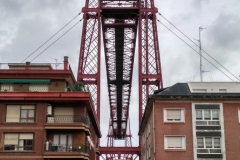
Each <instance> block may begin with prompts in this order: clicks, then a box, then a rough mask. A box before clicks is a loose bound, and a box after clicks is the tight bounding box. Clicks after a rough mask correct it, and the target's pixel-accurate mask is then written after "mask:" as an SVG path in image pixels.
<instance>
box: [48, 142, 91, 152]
mask: <svg viewBox="0 0 240 160" xmlns="http://www.w3.org/2000/svg"><path fill="white" fill-rule="evenodd" d="M89 151H90V150H89V147H88V146H85V145H82V144H81V145H78V146H72V145H65V144H61V145H57V144H50V145H49V146H48V147H47V146H46V145H45V152H80V153H82V154H87V155H89Z"/></svg>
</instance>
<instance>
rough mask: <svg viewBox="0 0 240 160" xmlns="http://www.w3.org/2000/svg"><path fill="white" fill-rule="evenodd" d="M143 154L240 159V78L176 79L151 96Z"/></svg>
mask: <svg viewBox="0 0 240 160" xmlns="http://www.w3.org/2000/svg"><path fill="white" fill-rule="evenodd" d="M139 135H140V136H141V150H142V155H141V159H142V160H176V159H179V160H238V159H240V83H239V82H236V83H235V82H232V83H231V82H189V83H177V84H175V85H173V86H171V87H168V88H164V89H161V90H158V91H156V92H155V94H154V95H151V96H150V97H149V99H148V103H147V106H146V109H145V113H144V116H143V119H142V122H141V125H140V130H139Z"/></svg>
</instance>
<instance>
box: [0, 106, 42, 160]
mask: <svg viewBox="0 0 240 160" xmlns="http://www.w3.org/2000/svg"><path fill="white" fill-rule="evenodd" d="M15 104H17V102H16V103H15ZM25 104H26V103H25ZM31 104H33V103H31ZM45 105H46V104H45V103H37V104H36V112H35V113H37V114H35V117H36V118H35V123H25V124H24V123H23V124H18V123H12V124H10V123H9V124H4V123H5V121H6V105H5V103H2V104H1V105H0V113H1V116H2V117H3V118H1V120H2V123H1V131H0V134H1V141H0V151H2V150H3V146H4V133H14V132H16V133H24V132H25V133H34V144H33V150H34V151H33V152H24V153H23V152H14V154H13V152H1V153H0V159H5V158H4V157H6V156H7V157H8V158H7V159H11V156H13V158H12V159H16V156H17V157H19V158H21V157H22V156H23V157H26V156H30V157H32V159H35V158H34V156H37V157H42V150H43V147H44V146H43V145H44V141H43V139H44V137H43V135H44V134H43V133H44V118H45V116H43V115H45V107H44V106H45ZM23 159H24V158H23ZM37 159H42V158H37Z"/></svg>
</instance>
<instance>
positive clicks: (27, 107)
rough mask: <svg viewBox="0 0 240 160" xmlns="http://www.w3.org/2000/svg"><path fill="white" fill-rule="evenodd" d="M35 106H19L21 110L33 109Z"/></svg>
mask: <svg viewBox="0 0 240 160" xmlns="http://www.w3.org/2000/svg"><path fill="white" fill-rule="evenodd" d="M34 108H35V106H34V105H23V106H21V109H34Z"/></svg>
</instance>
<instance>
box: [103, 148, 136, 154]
mask: <svg viewBox="0 0 240 160" xmlns="http://www.w3.org/2000/svg"><path fill="white" fill-rule="evenodd" d="M99 149H100V154H117V153H120V154H137V155H139V154H140V153H141V148H140V147H100V148H99Z"/></svg>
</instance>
